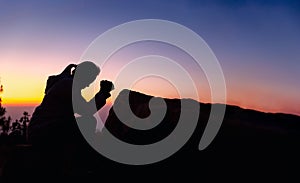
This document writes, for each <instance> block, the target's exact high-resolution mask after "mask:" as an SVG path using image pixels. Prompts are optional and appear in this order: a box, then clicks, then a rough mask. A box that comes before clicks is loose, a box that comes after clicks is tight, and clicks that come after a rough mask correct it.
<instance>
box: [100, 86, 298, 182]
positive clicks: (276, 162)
mask: <svg viewBox="0 0 300 183" xmlns="http://www.w3.org/2000/svg"><path fill="white" fill-rule="evenodd" d="M128 92H130V93H129V103H130V107H131V109H132V111H133V113H134V114H136V116H138V117H141V118H143V117H147V116H148V115H150V110H149V107H148V103H149V101H150V99H151V98H152V96H149V95H145V94H142V93H138V92H135V91H129V90H123V91H122V92H121V93H120V94H119V96H118V97H117V99H116V102H115V104H114V105H116V104H118V105H122V103H124V102H125V101H126V100H127V99H126V98H125V97H126V95H127V94H128ZM184 100H187V99H184ZM188 101H189V102H195V101H193V100H188ZM165 102H166V104H167V107H168V108H167V112H166V116H165V118H164V119H163V121H162V122H161V123H160V124H159V125H157V126H156V127H154V128H152V129H150V130H147V131H142V130H136V129H132V128H130V127H128V126H126V125H124V124H123V123H122V122H121V121H120V120H119V118H118V117H117V116H116V114H115V112H114V106H113V107H112V108H111V110H110V112H109V116H108V118H107V120H106V123H105V127H106V128H107V129H104V133H105V130H108V131H110V132H111V133H112V134H113V135H114V136H116V137H118V138H119V139H121V140H123V141H125V142H129V143H133V144H149V143H154V142H157V141H159V140H161V139H163V138H165V137H166V136H168V135H169V134H170V133H171V132H172V130H173V129H174V128H175V127H176V124H177V122H178V118H179V115H180V100H179V99H165ZM199 105H200V115H199V121H198V125H197V127H196V129H195V131H194V133H193V135H192V136H191V138H190V139H189V141H188V142H187V143H186V144H185V145H184V146H183V148H181V149H180V150H179V151H178V152H176V153H175V154H174V155H172V156H171V157H170V158H168V159H166V160H164V161H161V162H158V163H155V164H151V165H146V166H141V167H139V168H135V167H134V166H129V167H127V168H124V171H125V172H127V171H131V169H130V168H132V169H134V171H138V172H140V173H141V174H143V173H145V172H146V170H157V169H161V170H162V171H166V169H168V171H169V170H171V172H173V173H172V174H171V176H176V172H177V173H179V174H180V173H184V174H186V173H188V174H193V173H191V172H193V171H195V170H197V171H198V170H199V171H200V172H210V171H212V172H216V173H226V174H227V173H240V174H246V176H247V175H248V174H250V175H252V174H253V176H257V174H259V173H261V174H265V175H266V173H269V174H273V173H280V175H283V173H284V172H286V173H288V174H292V172H293V171H295V169H293V168H291V167H293V166H298V164H299V163H300V161H299V160H300V157H299V152H300V151H299V147H300V117H299V116H295V115H290V114H280V113H276V114H274V113H264V112H259V111H255V110H248V109H242V108H240V107H237V106H230V105H227V106H226V112H225V117H224V121H223V123H222V126H221V128H220V130H219V133H218V134H217V136H216V137H215V139H214V141H213V142H212V143H211V144H210V145H209V146H208V147H207V148H206V149H205V150H203V151H199V150H198V145H199V142H200V139H201V137H202V134H203V131H204V129H205V127H206V124H207V120H208V117H209V114H210V109H211V106H212V105H222V104H204V103H199ZM157 107H159V106H157ZM128 120H131V119H128ZM186 122H187V123H188V121H186ZM120 153H121V152H120ZM115 165H116V166H118V163H116V164H115ZM122 166H124V165H122ZM122 166H120V167H122ZM183 167H184V168H183ZM128 168H129V170H128ZM121 169H122V168H121ZM143 170H145V171H143ZM164 175H166V174H164ZM195 175H197V173H196V174H195ZM285 175H286V174H285Z"/></svg>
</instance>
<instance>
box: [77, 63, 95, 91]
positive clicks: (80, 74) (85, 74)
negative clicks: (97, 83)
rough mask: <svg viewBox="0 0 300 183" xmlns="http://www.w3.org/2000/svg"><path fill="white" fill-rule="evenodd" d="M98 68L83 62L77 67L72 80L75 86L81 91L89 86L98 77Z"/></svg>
mask: <svg viewBox="0 0 300 183" xmlns="http://www.w3.org/2000/svg"><path fill="white" fill-rule="evenodd" d="M99 73H100V68H99V67H98V66H97V65H96V64H94V63H93V62H91V61H84V62H82V63H80V64H78V65H77V67H76V70H75V74H74V79H75V81H76V83H73V84H76V86H78V87H79V88H81V89H83V88H85V87H87V86H89V85H90V84H91V83H92V82H93V81H94V80H95V79H96V77H97V76H98V75H99Z"/></svg>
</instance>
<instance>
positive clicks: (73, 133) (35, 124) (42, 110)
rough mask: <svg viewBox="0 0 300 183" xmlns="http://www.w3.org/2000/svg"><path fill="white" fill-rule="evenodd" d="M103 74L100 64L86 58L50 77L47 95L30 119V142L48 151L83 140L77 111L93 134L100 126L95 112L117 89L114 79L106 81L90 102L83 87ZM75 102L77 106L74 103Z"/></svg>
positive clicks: (86, 127)
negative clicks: (76, 117)
mask: <svg viewBox="0 0 300 183" xmlns="http://www.w3.org/2000/svg"><path fill="white" fill-rule="evenodd" d="M72 69H73V70H72ZM99 73H100V68H99V67H98V66H96V65H95V64H94V63H93V62H90V61H85V62H82V63H80V64H78V65H75V64H70V65H68V66H67V67H66V68H65V69H64V71H63V72H62V73H61V74H59V75H53V76H49V77H48V80H47V85H46V89H45V95H44V98H43V100H42V102H41V104H40V105H39V106H38V107H36V108H35V111H34V112H33V115H32V118H31V120H30V122H29V127H28V140H29V142H30V143H32V144H33V145H35V146H38V147H46V149H48V150H49V149H51V148H52V149H56V150H58V149H61V148H63V147H65V145H68V144H80V143H82V142H83V141H84V140H83V137H82V135H81V133H80V131H79V128H78V126H77V124H76V119H75V115H74V114H75V113H77V114H79V115H80V116H81V119H80V120H77V121H80V123H85V124H84V125H83V126H84V127H85V128H84V130H85V131H86V130H87V131H88V133H91V136H92V135H93V133H94V131H95V129H96V120H95V118H94V117H93V115H94V114H95V113H96V112H97V111H98V110H99V109H101V108H102V107H103V106H104V105H105V104H106V99H107V98H109V97H110V96H111V94H110V92H111V90H113V89H114V86H113V83H112V82H110V81H107V80H102V81H101V82H100V87H101V88H100V91H99V92H98V93H97V94H96V95H95V96H94V98H92V99H91V100H90V101H86V100H85V99H84V98H83V97H82V95H81V90H82V89H84V88H86V87H88V86H89V85H90V84H91V83H92V82H93V81H94V80H95V79H96V77H97V76H98V74H99ZM73 81H74V82H73ZM74 102H75V103H76V105H73V103H74ZM95 103H96V105H95ZM73 106H74V108H73ZM81 125H82V124H81ZM58 151H59V150H58Z"/></svg>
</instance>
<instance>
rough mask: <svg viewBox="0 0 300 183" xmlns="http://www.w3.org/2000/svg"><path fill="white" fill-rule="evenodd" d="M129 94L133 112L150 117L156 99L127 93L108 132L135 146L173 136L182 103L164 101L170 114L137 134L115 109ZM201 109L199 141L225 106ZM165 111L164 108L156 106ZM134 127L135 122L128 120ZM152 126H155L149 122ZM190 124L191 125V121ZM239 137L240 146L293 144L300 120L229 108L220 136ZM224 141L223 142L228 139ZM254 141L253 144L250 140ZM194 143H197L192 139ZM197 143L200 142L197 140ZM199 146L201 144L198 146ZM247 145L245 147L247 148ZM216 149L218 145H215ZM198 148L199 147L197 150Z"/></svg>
mask: <svg viewBox="0 0 300 183" xmlns="http://www.w3.org/2000/svg"><path fill="white" fill-rule="evenodd" d="M128 93H129V104H130V108H131V110H132V112H133V113H134V114H135V115H136V116H137V117H140V118H146V117H148V116H149V115H150V109H149V101H150V99H151V98H152V97H153V96H149V95H145V94H142V93H139V92H135V91H129V90H123V91H122V92H121V93H120V94H119V96H118V97H117V99H116V101H115V104H114V106H113V107H112V108H111V110H110V112H109V116H108V118H107V120H106V123H105V126H106V128H107V129H108V130H109V131H110V132H111V133H112V134H113V135H115V136H116V137H118V138H120V139H122V140H124V141H126V142H130V143H134V144H149V143H154V142H156V141H159V140H161V139H163V138H165V137H166V136H167V135H169V134H170V133H171V132H172V131H173V129H174V128H175V127H176V125H177V122H178V119H179V116H180V108H181V103H180V102H181V100H179V99H164V100H165V102H166V104H167V112H166V115H165V117H164V119H163V121H162V122H161V123H160V124H159V125H157V126H156V127H154V128H152V129H150V130H136V129H133V128H130V127H128V126H126V125H125V124H124V123H122V122H121V121H120V120H119V118H118V117H117V116H116V114H115V112H114V107H116V106H115V105H118V108H122V107H123V106H122V105H124V106H125V103H126V101H127V100H128V99H127V98H126V96H128ZM183 100H185V101H188V102H195V101H193V100H189V99H183ZM199 105H200V116H199V121H198V126H197V128H196V130H195V133H194V134H195V135H194V136H197V138H198V140H200V137H201V136H202V132H203V130H204V128H205V126H206V123H207V120H208V117H209V114H210V109H211V105H223V104H204V103H199ZM156 107H157V108H160V107H161V108H163V106H159V105H158V106H156ZM126 120H128V121H131V122H132V123H134V122H135V121H134V120H133V119H130V118H128V119H126ZM149 123H151V122H149ZM187 123H188V121H187ZM223 135H226V137H227V136H232V137H234V136H237V138H236V139H232V141H231V142H230V143H234V142H235V141H236V142H240V141H242V140H241V138H248V137H249V139H248V140H249V143H253V144H254V143H255V144H256V143H260V142H261V141H264V140H267V139H270V138H283V139H285V138H289V139H290V140H293V139H295V138H299V137H300V117H299V116H295V115H290V114H281V113H264V112H259V111H255V110H249V109H242V108H240V107H237V106H231V105H227V106H226V112H225V117H224V121H223V124H222V126H221V129H220V134H219V135H218V136H223ZM226 137H223V138H226ZM251 137H253V139H252V140H251V139H250V138H251ZM192 140H193V139H192ZM194 140H196V139H194ZM197 143H198V142H197ZM246 144H247V143H245V145H246ZM211 146H214V142H213V143H212V144H211ZM196 147H197V146H196Z"/></svg>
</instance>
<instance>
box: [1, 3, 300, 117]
mask: <svg viewBox="0 0 300 183" xmlns="http://www.w3.org/2000/svg"><path fill="white" fill-rule="evenodd" d="M139 19H163V20H169V21H173V22H176V23H179V24H182V25H184V26H186V27H188V28H189V29H191V30H193V31H195V32H196V33H197V34H199V35H200V36H201V37H202V38H203V39H204V40H205V41H206V42H207V44H208V45H209V47H210V48H211V49H212V50H213V52H214V53H215V55H216V57H217V58H218V60H219V62H220V64H221V67H222V69H223V72H224V76H225V81H226V85H227V103H228V104H232V105H238V106H241V107H243V108H251V109H256V110H260V111H266V112H284V113H291V114H298V115H300V108H299V106H300V96H299V93H300V82H299V79H300V72H299V70H300V55H299V53H300V1H291V0H282V1H278V0H264V1H258V0H249V1H246V0H243V1H242V0H240V1H239V0H237V1H232V0H227V1H226V0H218V1H209V0H206V1H202V0H185V1H183V0H182V1H181V0H174V1H169V0H165V1H162V0H151V1H143V0H135V1H133V0H127V1H116V0H107V1H101V0H99V1H87V0H80V1H79V0H76V1H71V0H67V1H61V0H57V1H55V0H53V1H38V0H27V1H21V0H20V1H10V0H0V63H1V69H0V77H1V84H3V85H4V93H3V94H2V95H1V96H2V98H3V102H4V105H7V106H8V105H19V106H24V105H37V104H38V103H39V102H41V100H42V97H43V92H44V88H45V83H46V79H47V77H48V76H49V75H52V74H58V73H60V72H61V71H62V70H63V69H64V67H66V66H67V65H68V64H70V63H78V62H79V60H80V57H81V55H82V54H83V52H84V51H85V49H86V48H87V47H88V46H89V45H90V44H91V42H92V41H93V40H94V39H95V38H97V37H98V36H99V35H101V34H102V33H103V32H105V31H107V30H108V29H110V28H113V27H114V26H117V25H119V24H122V23H125V22H128V21H133V20H139ZM150 54H157V55H162V56H165V57H168V58H172V59H174V60H178V62H179V63H181V64H182V65H184V66H185V67H186V68H187V70H188V72H189V73H191V75H192V77H193V79H194V80H195V81H196V85H197V86H196V87H197V89H198V90H199V94H200V98H201V101H203V102H209V101H210V99H209V97H210V94H209V86H207V85H206V84H205V83H206V80H205V76H203V73H201V72H197V71H196V70H193V66H192V65H191V64H190V63H192V62H191V58H189V57H188V55H186V54H184V53H182V52H181V51H180V50H178V49H177V48H175V47H172V46H170V45H165V44H161V43H155V42H147V43H137V44H134V45H130V46H128V47H126V48H124V49H122V50H120V51H119V52H118V53H116V54H115V55H113V57H112V58H111V60H113V61H111V63H113V64H111V65H108V66H107V68H102V72H101V78H105V79H112V78H113V77H114V74H116V73H117V72H118V69H120V67H121V66H122V63H124V62H126V61H130V60H132V59H134V58H137V57H140V56H144V55H150ZM161 86H165V87H164V88H162V87H161ZM116 87H118V86H116ZM134 89H136V90H139V91H141V92H145V93H148V94H153V95H160V96H163V97H176V96H177V95H176V91H175V89H174V87H172V85H171V84H170V83H168V82H167V81H164V80H161V79H160V78H145V79H144V80H140V81H139V82H138V83H136V85H135V86H134Z"/></svg>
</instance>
